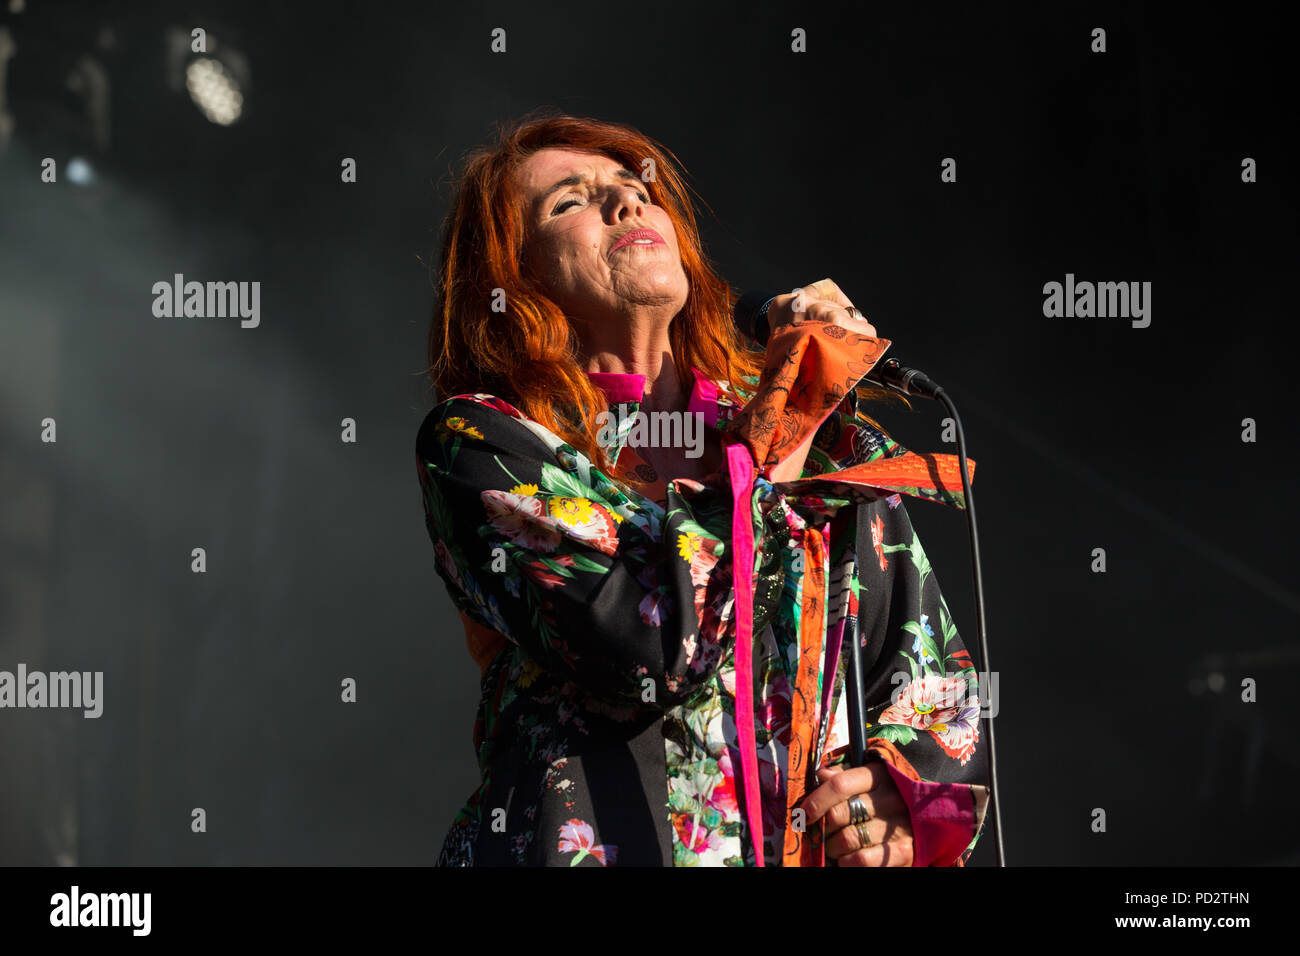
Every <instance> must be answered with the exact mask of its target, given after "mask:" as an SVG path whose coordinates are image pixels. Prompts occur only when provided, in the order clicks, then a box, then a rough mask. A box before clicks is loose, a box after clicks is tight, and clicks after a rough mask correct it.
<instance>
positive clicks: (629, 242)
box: [609, 229, 668, 252]
mask: <svg viewBox="0 0 1300 956" xmlns="http://www.w3.org/2000/svg"><path fill="white" fill-rule="evenodd" d="M666 245H668V243H666V242H664V237H663V236H661V235H659V233H657V232H655V231H654V230H653V229H631V230H629V231H627V232H625V233H623V235H622V236H620V237H619V240H618V242H616V243H614V245H613V248H611V249H610V250H609V251H610V252H614V251H616V250H618V249H622V248H623V247H624V246H666Z"/></svg>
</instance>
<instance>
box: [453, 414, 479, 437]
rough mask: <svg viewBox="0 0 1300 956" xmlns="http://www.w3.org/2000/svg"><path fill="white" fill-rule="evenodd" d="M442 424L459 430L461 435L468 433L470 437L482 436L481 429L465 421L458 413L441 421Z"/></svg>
mask: <svg viewBox="0 0 1300 956" xmlns="http://www.w3.org/2000/svg"><path fill="white" fill-rule="evenodd" d="M443 425H445V426H446V427H448V428H450V429H451V430H452V431H454V432H460V433H461V434H462V435H468V436H469V437H470V438H482V437H483V433H482V432H481V431H479V430H478V429H477V428H475V427H474V426H473V425H471V424H469V423H468V422H466V421H465V419H463V418H461V417H460V416H459V415H453V416H452V417H451V418H448V419H447V420H446V421H444V422H443Z"/></svg>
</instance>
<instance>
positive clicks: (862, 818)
mask: <svg viewBox="0 0 1300 956" xmlns="http://www.w3.org/2000/svg"><path fill="white" fill-rule="evenodd" d="M870 819H871V811H869V810H868V809H867V805H866V803H865V802H864V801H863V799H862V794H858V795H857V796H856V797H853V798H851V799H850V800H849V823H850V824H852V825H853V826H857V825H858V824H860V823H866V822H867V821H868V820H870Z"/></svg>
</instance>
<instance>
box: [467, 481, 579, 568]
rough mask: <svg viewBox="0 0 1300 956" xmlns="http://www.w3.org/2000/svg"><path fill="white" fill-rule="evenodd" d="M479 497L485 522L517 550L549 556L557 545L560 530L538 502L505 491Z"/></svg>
mask: <svg viewBox="0 0 1300 956" xmlns="http://www.w3.org/2000/svg"><path fill="white" fill-rule="evenodd" d="M480 497H481V498H482V499H483V508H484V510H485V511H486V512H487V518H488V522H489V523H490V524H491V525H492V527H494V528H496V529H497V531H499V532H501V533H502V534H503V535H505V536H506V537H507V538H509V539H510V540H511V541H513V542H515V543H516V544H518V545H519V546H520V547H523V548H527V549H529V550H530V551H544V552H547V553H550V552H552V551H554V550H555V549H556V547H557V546H558V545H559V543H560V537H561V533H560V530H559V529H558V528H557V527H556V526H555V522H554V521H553V520H551V518H550V517H548V516H547V514H546V504H545V502H543V501H542V500H541V499H540V498H534V497H532V496H530V495H517V494H514V493H513V492H509V491H484V492H482V493H481V495H480Z"/></svg>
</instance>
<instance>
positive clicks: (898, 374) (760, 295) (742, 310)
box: [731, 289, 943, 399]
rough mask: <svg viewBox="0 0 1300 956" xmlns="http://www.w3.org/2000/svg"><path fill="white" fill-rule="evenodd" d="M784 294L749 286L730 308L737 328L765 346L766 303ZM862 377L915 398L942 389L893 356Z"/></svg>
mask: <svg viewBox="0 0 1300 956" xmlns="http://www.w3.org/2000/svg"><path fill="white" fill-rule="evenodd" d="M784 294H785V293H783V292H772V291H770V290H766V289H752V290H750V291H749V292H746V293H744V294H743V295H742V296H741V297H740V298H738V299H737V300H736V304H735V305H734V306H733V307H732V310H731V317H732V319H733V320H734V321H735V323H736V327H737V328H738V329H740V331H741V332H743V333H744V334H745V335H747V336H748V337H749V338H751V339H753V340H754V341H755V342H757V343H758V344H759V345H762V346H766V345H767V340H768V337H769V336H770V335H771V334H772V330H771V327H770V326H769V325H768V322H767V308H766V306H767V305H769V304H770V303H771V301H772V299H774V298H776V297H777V296H778V295H784ZM865 377H866V379H867V380H868V381H871V382H874V383H876V384H877V385H882V386H884V387H885V388H889V389H893V390H894V391H896V392H902V393H903V394H904V395H915V396H917V397H918V398H934V399H937V398H938V397H939V393H940V392H942V391H943V389H942V388H941V387H940V386H939V384H938V383H937V382H935V381H934V379H932V378H930V376H928V375H926V374H925V373H924V372H922V371H920V370H919V369H914V368H909V367H908V366H906V365H904V364H903V363H902V362H900V361H898V359H896V358H887V359H882V360H881V361H879V362H877V363H876V364H875V365H873V366H872V367H871V371H870V372H868V373H867V374H866V376H865Z"/></svg>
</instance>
